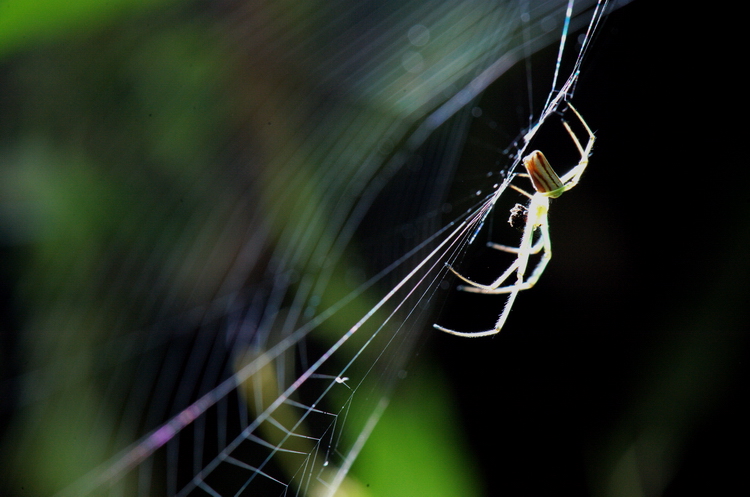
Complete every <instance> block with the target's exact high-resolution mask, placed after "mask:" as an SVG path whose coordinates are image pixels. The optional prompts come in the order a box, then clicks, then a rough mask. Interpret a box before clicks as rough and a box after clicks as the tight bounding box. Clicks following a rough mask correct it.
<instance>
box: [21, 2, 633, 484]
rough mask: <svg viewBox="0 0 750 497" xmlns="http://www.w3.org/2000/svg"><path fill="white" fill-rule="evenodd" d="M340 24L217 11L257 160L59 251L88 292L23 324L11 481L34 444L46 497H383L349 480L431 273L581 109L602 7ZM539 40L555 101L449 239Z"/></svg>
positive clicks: (332, 19) (410, 13)
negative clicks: (30, 349) (52, 466)
mask: <svg viewBox="0 0 750 497" xmlns="http://www.w3.org/2000/svg"><path fill="white" fill-rule="evenodd" d="M621 3H622V2H621ZM341 7H342V5H340V4H336V3H333V4H330V6H328V5H317V4H312V3H309V4H298V3H295V4H294V5H291V4H290V5H287V4H285V3H279V4H278V5H264V6H257V5H245V4H235V3H232V2H227V3H225V4H222V6H221V7H217V8H216V10H214V11H211V16H212V17H211V18H212V19H213V20H214V21H215V26H214V28H213V31H212V32H214V33H219V32H221V33H231V35H230V36H226V35H224V36H221V37H220V39H221V44H220V47H221V49H222V50H226V52H227V53H230V54H231V59H232V61H233V63H235V64H236V65H235V66H233V67H234V70H235V71H237V73H239V74H241V75H243V76H245V78H244V79H243V78H242V77H240V78H238V80H240V81H247V84H248V85H249V87H250V88H249V89H248V90H247V92H246V94H247V95H250V96H248V100H249V102H248V109H249V110H248V111H247V113H244V112H243V111H242V110H238V111H237V112H236V121H235V122H234V123H233V124H234V126H235V128H236V129H241V130H243V131H242V132H241V133H242V135H241V136H240V137H239V138H236V139H235V141H243V140H247V141H248V142H249V145H248V146H247V147H246V148H242V149H241V150H236V149H233V148H231V147H229V146H228V147H227V148H226V149H224V150H222V154H223V156H222V158H221V160H222V161H223V162H224V163H225V164H226V165H225V166H224V170H223V171H222V172H223V173H225V175H228V177H230V178H231V179H232V181H231V182H230V184H229V185H228V184H226V183H224V182H223V181H226V177H225V178H224V179H223V180H221V181H220V180H216V179H214V178H213V177H212V175H211V174H210V173H211V172H212V171H211V170H210V168H209V169H203V170H200V169H199V168H198V166H194V167H195V168H196V170H195V171H193V174H192V175H190V177H189V178H188V179H187V180H186V184H185V185H184V187H183V189H182V190H180V191H179V192H177V191H176V193H175V194H174V195H173V196H171V195H170V193H169V192H166V191H159V192H158V194H159V195H160V199H159V202H158V205H157V204H156V203H151V204H147V205H145V206H142V207H139V208H135V207H133V206H129V209H131V210H130V212H129V213H128V214H126V215H124V216H123V217H122V218H120V223H119V227H118V228H117V229H116V230H113V231H111V232H108V233H107V234H106V236H105V237H103V238H104V240H103V241H102V246H101V247H97V248H96V250H95V251H94V252H93V254H87V253H73V254H66V255H65V256H66V257H69V261H70V265H71V267H73V268H74V270H73V272H74V273H76V274H78V275H81V274H83V273H85V272H87V271H90V272H92V273H95V274H94V275H93V276H92V277H91V281H89V282H82V281H81V280H80V279H77V278H76V277H71V276H70V275H63V276H65V278H61V280H60V281H63V282H64V283H62V285H63V289H62V290H61V289H59V288H58V289H55V290H50V291H48V293H47V294H44V295H43V297H44V299H45V301H46V302H47V303H48V305H47V306H46V308H47V311H46V312H45V313H43V314H42V315H40V316H36V317H35V319H34V320H32V321H33V322H32V324H30V325H29V328H30V329H33V330H34V332H33V333H30V335H31V336H32V337H34V338H32V339H31V340H38V341H39V342H40V343H44V344H46V350H44V351H42V352H41V353H40V354H39V357H37V359H38V363H35V364H34V367H32V368H30V369H29V372H28V373H27V374H26V375H25V376H23V378H22V379H21V380H20V383H21V384H22V385H23V388H24V389H25V390H26V391H27V392H29V393H28V396H29V398H27V399H25V401H24V402H25V403H24V405H23V409H24V410H25V411H26V412H29V413H32V415H31V416H30V417H29V420H30V421H29V426H31V425H33V426H34V427H33V428H28V427H27V431H26V432H23V431H22V433H23V434H22V435H20V440H19V443H21V444H24V445H25V446H26V447H27V451H26V452H27V453H26V454H22V455H21V456H19V458H18V461H20V462H17V464H18V467H20V468H21V469H20V470H19V471H20V473H19V474H23V475H24V477H26V478H30V476H29V475H33V474H35V471H37V472H44V471H47V470H48V469H49V468H45V465H44V463H39V462H35V461H34V460H35V456H41V455H43V454H45V452H44V451H43V450H42V448H45V449H44V450H49V451H55V452H57V453H56V455H55V460H57V459H63V460H64V459H68V463H66V464H62V465H61V467H62V468H63V469H62V470H61V472H62V473H63V475H62V476H51V477H50V478H49V480H48V481H47V482H46V483H45V485H48V486H46V487H44V488H45V489H49V488H53V489H55V490H57V491H58V493H57V495H76V496H79V495H80V496H82V495H164V494H166V495H179V496H187V495H213V496H225V495H309V496H318V495H378V494H377V493H376V491H375V490H372V491H370V490H369V489H367V488H366V487H365V486H364V485H363V484H362V483H360V482H359V481H358V478H357V476H356V475H355V474H353V473H352V474H350V471H349V470H350V469H351V468H352V466H353V465H354V464H355V461H356V460H357V457H358V455H359V453H360V451H362V450H363V447H364V446H365V442H367V440H368V438H369V437H370V435H371V434H372V432H373V430H374V429H375V427H376V426H377V423H378V421H379V419H380V417H381V416H382V415H383V414H384V412H386V408H387V406H388V403H389V399H390V397H391V392H392V390H393V389H394V387H395V386H396V385H397V384H398V383H399V382H402V381H403V380H404V378H406V377H407V373H406V367H407V363H408V361H409V359H410V358H411V357H412V356H413V355H414V350H415V348H418V347H419V346H420V343H421V340H423V339H424V333H422V332H423V331H424V330H426V329H430V326H431V324H432V321H433V320H434V316H433V314H432V313H431V312H430V311H431V303H432V300H434V297H435V294H436V291H437V289H438V288H439V285H440V282H441V279H442V276H443V275H444V274H445V270H444V263H445V262H446V261H448V260H453V259H455V258H456V257H457V256H458V255H459V254H461V253H462V252H463V251H464V250H465V248H466V246H467V245H468V244H471V242H472V241H473V240H474V238H475V237H476V236H477V233H479V232H480V230H481V229H482V227H483V226H484V224H485V222H486V221H487V220H488V215H489V213H490V212H491V208H492V207H493V206H494V205H495V203H496V201H497V199H498V198H499V197H500V195H501V194H502V193H503V192H504V191H505V189H506V188H507V186H508V185H509V184H510V181H511V180H512V179H513V178H514V172H515V168H516V166H517V164H518V162H519V160H520V158H521V157H522V155H523V153H524V150H525V147H526V146H527V144H528V143H529V142H530V141H531V139H532V138H533V137H534V136H535V135H536V134H537V132H538V130H539V129H541V125H542V124H544V123H545V122H546V121H547V120H548V119H549V118H550V117H551V116H553V115H554V114H555V113H556V112H557V111H558V110H562V109H561V107H562V106H563V103H564V101H565V100H566V99H570V98H572V97H573V95H574V93H575V89H576V84H577V81H578V77H579V74H580V71H581V63H582V62H583V60H584V55H585V54H586V52H587V50H588V48H589V46H590V43H591V42H592V40H593V39H594V35H595V33H596V31H597V28H598V26H599V23H600V21H601V19H602V18H603V16H604V15H605V14H606V13H607V11H608V10H611V8H612V6H608V5H607V3H606V2H598V3H595V2H593V0H590V1H579V2H572V1H571V2H567V3H564V2H557V1H524V2H504V3H498V4H495V3H484V2H460V3H449V4H438V5H437V6H436V5H431V4H428V3H421V2H413V3H408V4H404V3H403V2H390V3H388V2H386V3H382V2H381V3H377V4H376V3H372V4H371V3H366V2H363V3H357V4H354V5H347V6H346V9H348V10H344V11H341ZM573 35H576V36H580V37H579V39H578V40H573V39H572V38H573ZM216 36H217V37H218V36H219V35H218V34H217V35H216ZM165 43H166V41H165ZM551 44H556V45H557V46H559V50H558V51H557V57H556V58H555V62H554V65H553V67H552V68H551V69H552V77H551V87H550V86H547V85H545V89H544V90H543V91H544V93H545V94H546V95H547V98H546V101H544V104H543V106H542V107H541V108H540V109H539V111H538V112H534V111H533V109H529V113H528V116H527V117H528V122H527V123H525V126H526V127H525V128H524V129H523V130H522V132H521V133H520V134H519V135H518V136H517V137H513V138H514V139H511V140H510V142H509V143H508V147H507V149H506V153H505V156H506V158H508V159H509V161H508V164H506V165H505V166H504V167H503V176H502V177H501V179H500V180H499V181H498V180H496V179H495V178H492V179H493V181H492V182H495V181H496V183H497V184H495V186H494V188H490V192H489V194H488V193H486V192H485V193H479V194H477V195H476V196H475V197H473V198H470V199H468V198H466V196H465V194H464V198H463V203H464V204H466V205H462V203H461V202H457V203H454V204H453V205H452V209H453V210H452V212H458V211H461V210H463V213H462V214H460V215H458V216H455V215H454V219H453V220H452V222H450V223H449V224H446V225H443V224H442V223H443V221H442V217H443V214H445V212H446V211H447V209H446V206H445V205H444V203H443V200H442V199H443V198H444V197H445V195H446V194H447V192H448V190H449V189H450V187H451V183H452V181H451V180H452V177H453V170H454V169H455V166H456V164H457V163H458V161H459V158H460V156H461V153H462V150H463V147H464V145H465V142H466V136H467V133H468V129H469V126H470V123H471V122H472V119H474V118H475V117H477V115H478V112H477V109H479V108H480V107H479V106H478V102H479V98H480V96H481V94H482V92H484V91H485V90H486V89H487V88H488V87H489V86H490V85H491V84H492V83H494V82H496V81H497V80H498V79H499V78H501V77H502V76H503V75H505V74H506V73H507V72H508V71H510V70H511V69H513V68H518V67H523V65H522V64H519V63H521V62H522V61H524V60H529V59H530V57H531V56H532V55H533V54H534V53H536V52H537V51H539V50H541V49H542V48H545V47H547V46H549V45H551ZM165 46H166V45H165ZM143 55H144V57H143V58H141V59H139V58H137V57H136V58H133V59H132V60H130V63H132V64H134V65H136V66H137V67H139V68H142V66H143V65H147V64H148V63H149V60H148V58H147V57H145V54H143ZM261 68H262V71H264V72H265V73H266V74H265V75H264V76H265V77H258V76H257V75H256V74H255V73H256V72H257V71H258V70H259V69H261ZM530 68H531V66H530V65H526V66H525V68H524V72H525V74H526V81H528V82H529V85H532V82H533V86H537V83H536V81H534V80H532V77H531V74H532V72H531V70H530ZM211 69H212V68H209V69H207V70H208V71H210V70H211ZM533 90H535V91H539V90H538V89H536V88H534V89H533ZM531 93H532V92H531V91H529V98H530V99H531V102H532V103H533V101H534V98H536V97H532V96H531ZM165 97H166V95H165ZM238 107H240V106H238ZM528 107H530V108H531V107H532V104H531V103H529V105H528ZM258 116H269V117H267V118H266V117H260V118H259V117H258ZM278 116H283V119H280V118H279V117H278ZM277 128H280V129H281V130H280V131H279V130H278V129H277ZM212 160H213V159H212ZM19 161H20V162H22V159H19ZM196 162H197V161H196ZM208 163H211V161H210V160H209V161H208ZM240 168H241V169H242V171H240V172H237V169H240ZM248 171H249V172H248ZM484 181H485V188H486V186H487V185H486V178H485V180H484ZM492 182H490V184H492ZM415 185H416V186H415ZM185 192H188V193H189V194H190V195H192V200H191V198H188V199H187V201H188V202H190V201H194V202H195V206H194V207H195V208H194V210H190V209H188V210H184V209H182V208H181V207H180V206H179V205H180V204H181V203H182V202H184V201H185V197H186V195H185ZM165 199H166V200H165ZM206 199H211V200H212V201H213V202H214V203H215V205H214V206H213V207H212V208H210V209H206V208H205V206H206V205H207V202H205V200H206ZM122 200H123V199H122V198H118V199H117V201H122ZM393 204H397V205H399V208H397V209H393V208H392V207H391V208H390V210H389V209H388V207H389V206H392V205H393ZM175 216H176V217H177V218H178V219H179V221H177V222H174V221H173V219H174V217H175ZM144 224H147V225H148V226H149V228H148V229H142V227H143V225H144ZM394 226H395V227H400V229H398V230H393V227H394ZM394 231H395V232H394ZM58 256H59V254H58V255H55V257H58ZM92 260H93V261H94V262H93V263H92V262H91V261H92ZM359 260H364V261H366V262H364V263H358V262H357V261H359ZM134 275H135V276H134ZM82 289H84V290H82ZM41 293H43V292H41ZM110 323H116V325H114V326H113V325H111V324H110ZM80 330H95V331H92V332H87V333H84V334H87V336H88V338H87V339H86V340H85V341H83V342H82V341H80V340H78V339H76V338H74V335H75V334H76V333H80ZM68 371H73V372H71V373H70V374H68ZM49 417H51V418H52V419H53V420H54V422H52V423H51V425H50V426H51V427H46V426H45V425H44V423H46V422H49V419H48V418H49ZM66 423H69V424H70V425H71V426H69V429H67V430H66V429H63V428H62V427H63V426H65V425H66ZM84 427H85V428H86V429H85V430H84ZM56 431H57V432H59V436H60V438H61V440H59V441H54V443H49V444H47V443H42V444H41V445H40V444H38V442H34V440H36V439H37V437H41V438H42V439H47V440H48V441H50V442H52V440H51V439H52V437H51V435H50V433H55V432H56ZM86 431H88V433H86V436H87V439H86V440H87V441H86V442H84V443H81V442H80V441H79V442H74V441H73V440H74V439H76V438H77V437H80V436H81V435H82V434H83V433H85V432H86ZM53 445H55V446H56V447H57V448H54V449H53V448H51V447H52V446H53ZM81 446H84V447H86V450H84V449H81V448H80V447H81ZM58 451H59V452H58ZM22 452H23V451H22ZM84 453H86V457H83V456H82V454H84ZM29 454H31V456H30V455H29ZM337 492H338V493H337ZM466 493H467V494H468V491H467V492H466Z"/></svg>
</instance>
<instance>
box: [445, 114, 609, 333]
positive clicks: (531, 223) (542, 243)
mask: <svg viewBox="0 0 750 497" xmlns="http://www.w3.org/2000/svg"><path fill="white" fill-rule="evenodd" d="M568 108H570V110H572V111H573V113H574V114H575V115H576V117H578V119H579V120H580V121H581V124H583V127H584V128H585V129H586V131H587V132H588V135H589V137H588V143H586V147H585V148H584V147H582V146H581V142H580V141H579V140H578V138H577V137H576V135H575V133H573V130H572V129H571V128H570V125H568V123H567V122H565V121H563V126H565V129H566V130H567V131H568V134H569V135H570V137H571V138H572V139H573V142H574V143H575V145H576V148H578V151H579V152H580V153H581V160H580V161H579V162H578V164H577V165H576V166H575V167H573V168H572V169H571V170H570V171H568V172H567V173H565V174H564V175H563V176H562V177H560V176H558V175H557V174H556V173H555V171H554V170H553V169H552V166H551V165H550V163H549V162H548V161H547V158H546V157H545V156H544V154H543V153H542V152H540V151H539V150H535V151H533V152H531V153H530V154H529V155H527V156H526V157H524V159H523V165H524V167H525V168H526V172H527V174H524V175H523V176H527V177H528V178H529V179H530V180H531V184H532V185H533V186H534V190H536V192H535V193H534V194H533V195H532V194H530V193H528V192H526V191H524V190H521V189H520V188H517V187H515V186H513V185H511V187H512V188H513V189H515V190H517V191H518V192H519V193H521V194H523V195H525V196H527V197H529V199H530V200H529V203H528V205H527V206H526V208H525V209H524V208H523V206H519V205H518V204H516V207H514V208H513V210H512V211H511V216H510V219H509V220H508V221H509V222H510V223H511V225H514V226H515V225H518V224H522V225H523V235H522V236H521V244H520V245H519V246H518V247H509V246H506V245H500V244H497V243H491V242H490V243H488V244H487V246H489V247H491V248H493V249H496V250H501V251H503V252H508V253H511V254H516V255H517V257H516V260H515V261H514V262H513V263H512V264H511V265H510V266H509V267H508V269H506V270H505V272H504V273H503V274H501V275H500V277H499V278H497V279H496V280H495V281H493V282H492V283H491V284H489V285H482V284H481V283H477V282H475V281H472V280H470V279H468V278H466V277H464V276H462V275H460V274H459V273H458V272H457V271H456V270H455V269H453V268H452V267H451V266H448V269H450V270H451V272H453V274H455V275H456V276H457V277H458V278H460V279H461V280H462V281H464V282H465V283H467V285H461V286H459V287H458V288H459V290H463V291H466V292H472V293H484V294H491V295H494V294H505V293H507V294H509V295H508V299H507V300H506V302H505V307H504V308H503V312H502V313H500V316H499V317H498V319H497V322H496V323H495V327H494V328H493V329H491V330H487V331H477V332H460V331H454V330H450V329H448V328H444V327H442V326H439V325H437V324H433V326H434V327H435V328H436V329H438V330H440V331H444V332H446V333H450V334H452V335H458V336H462V337H484V336H489V335H495V334H497V333H499V332H500V330H501V329H502V327H503V325H504V324H505V320H506V319H508V313H509V312H510V309H511V307H512V306H513V302H514V301H515V299H516V296H517V295H518V292H519V291H521V290H527V289H529V288H531V287H533V286H534V284H536V282H537V280H538V279H539V277H540V276H541V275H542V273H543V272H544V269H545V268H546V267H547V263H549V261H550V259H551V258H552V245H551V242H550V237H549V222H548V219H547V213H548V212H549V199H550V198H557V197H559V196H560V195H562V194H563V193H565V192H567V191H568V190H570V189H571V188H573V187H574V186H576V185H577V184H578V181H579V180H580V179H581V175H582V174H583V171H585V170H586V166H588V164H589V156H590V155H591V150H592V148H593V147H594V140H595V139H596V137H595V136H594V133H593V132H592V131H591V128H589V126H588V124H586V121H584V120H583V117H581V114H579V113H578V111H577V110H576V109H575V107H573V106H572V105H571V104H570V103H568ZM524 218H525V219H524ZM537 229H538V230H539V237H538V240H537V241H536V242H534V232H535V231H536V230H537ZM542 250H543V253H542V256H541V258H540V260H539V263H538V264H537V265H536V267H535V268H534V270H533V271H532V272H531V275H529V277H528V278H526V279H525V280H524V277H525V275H526V268H527V266H528V263H529V257H530V256H531V255H533V254H538V253H539V252H540V251H542ZM514 272H515V273H516V281H515V283H513V284H512V285H507V286H500V285H502V284H503V283H504V282H505V281H506V280H507V279H508V278H509V277H510V276H511V275H512V274H513V273H514Z"/></svg>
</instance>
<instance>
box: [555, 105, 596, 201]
mask: <svg viewBox="0 0 750 497" xmlns="http://www.w3.org/2000/svg"><path fill="white" fill-rule="evenodd" d="M568 108H569V109H570V110H572V111H573V113H574V114H575V115H576V117H578V120H579V121H580V122H581V124H582V125H583V127H584V128H585V129H586V132H587V133H588V135H589V139H588V141H587V142H586V147H585V148H584V147H583V146H581V142H580V140H578V137H577V136H576V135H575V133H573V130H572V129H571V128H570V125H569V124H568V123H567V122H565V121H563V126H565V129H566V130H567V131H568V134H569V135H570V137H571V138H572V139H573V143H575V145H576V148H577V149H578V151H579V152H580V153H581V161H580V162H579V163H578V165H577V166H575V167H574V168H573V169H571V170H570V171H568V172H567V173H565V174H564V175H563V176H562V178H560V180H561V181H562V182H563V183H564V184H565V191H568V190H570V189H571V188H573V187H574V186H576V185H577V184H578V182H579V181H580V179H581V175H582V174H583V171H585V170H586V167H587V166H588V165H589V156H590V155H591V150H592V149H593V148H594V141H595V140H596V136H594V132H593V131H591V128H590V127H589V125H588V124H586V121H584V120H583V117H582V116H581V114H579V113H578V111H577V110H576V108H575V107H573V105H572V104H571V103H570V102H568Z"/></svg>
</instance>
